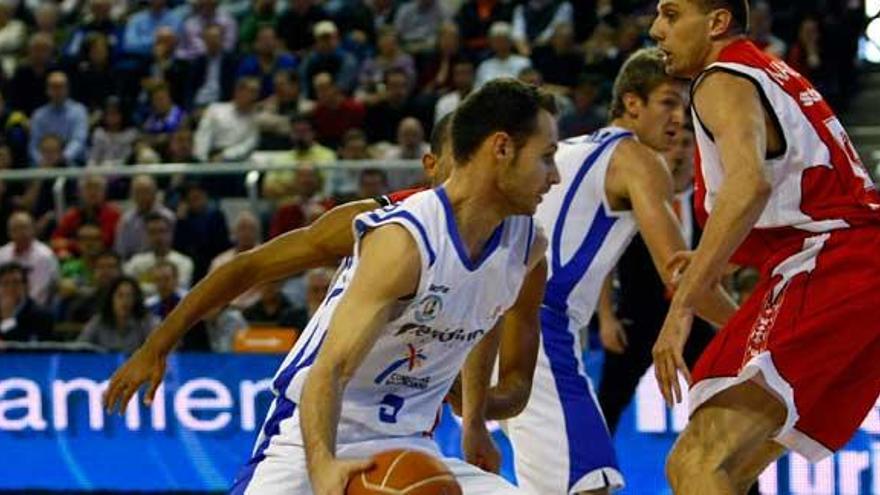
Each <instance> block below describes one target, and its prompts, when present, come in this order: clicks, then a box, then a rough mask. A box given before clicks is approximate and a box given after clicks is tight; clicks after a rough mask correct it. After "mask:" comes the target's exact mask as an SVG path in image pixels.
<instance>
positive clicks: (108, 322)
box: [77, 277, 159, 353]
mask: <svg viewBox="0 0 880 495" xmlns="http://www.w3.org/2000/svg"><path fill="white" fill-rule="evenodd" d="M158 324H159V320H158V319H157V318H156V317H155V316H153V315H152V314H151V313H149V312H148V311H147V309H146V307H145V306H144V296H143V293H142V292H141V289H140V287H138V284H137V281H136V280H134V279H132V278H129V277H120V278H118V279H116V281H115V282H113V284H112V285H111V286H110V288H109V291H108V293H107V294H106V297H104V299H103V300H102V301H101V306H100V308H99V311H98V314H96V315H95V316H94V317H92V319H91V320H89V322H88V323H86V326H85V327H84V328H83V330H82V333H81V334H80V335H79V337H78V338H77V341H78V342H87V343H89V344H93V345H96V346H98V347H101V348H103V349H104V350H106V351H111V352H124V353H131V352H134V351H136V350H137V348H138V347H140V346H141V344H143V343H144V341H145V340H146V339H147V336H148V335H149V334H150V332H152V331H153V328H155V327H156V326H157V325H158Z"/></svg>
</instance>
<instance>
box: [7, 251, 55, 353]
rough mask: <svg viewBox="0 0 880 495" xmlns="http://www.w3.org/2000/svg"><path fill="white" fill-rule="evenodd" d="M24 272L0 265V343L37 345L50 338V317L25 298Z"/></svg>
mask: <svg viewBox="0 0 880 495" xmlns="http://www.w3.org/2000/svg"><path fill="white" fill-rule="evenodd" d="M29 285H30V284H29V283H28V269H27V268H26V267H25V266H24V265H22V264H20V263H17V262H14V261H11V262H10V261H6V262H0V341H7V342H37V341H47V340H51V338H52V326H53V324H54V320H53V318H52V315H51V314H50V313H49V312H48V311H46V310H44V309H43V308H41V307H40V306H39V305H38V304H37V303H36V302H35V301H34V300H33V299H32V298H31V297H29V296H28V289H29Z"/></svg>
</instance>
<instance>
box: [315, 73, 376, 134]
mask: <svg viewBox="0 0 880 495" xmlns="http://www.w3.org/2000/svg"><path fill="white" fill-rule="evenodd" d="M312 86H314V88H315V95H316V96H317V104H316V105H315V110H314V112H313V113H312V122H314V124H315V133H316V134H317V135H318V141H320V142H321V143H322V144H323V145H324V146H327V147H329V148H336V147H337V146H339V143H340V142H341V141H342V136H343V135H344V134H345V132H346V131H348V130H349V129H354V128H358V127H361V126H362V125H363V123H364V115H366V113H367V110H366V108H365V107H364V104H363V103H361V102H359V101H357V100H355V99H354V98H350V97H347V96H345V94H343V93H342V91H340V90H339V87H338V86H336V83H335V82H333V76H331V75H330V74H329V73H328V72H321V73H320V74H318V75H316V76H315V77H314V79H312Z"/></svg>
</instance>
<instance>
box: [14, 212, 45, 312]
mask: <svg viewBox="0 0 880 495" xmlns="http://www.w3.org/2000/svg"><path fill="white" fill-rule="evenodd" d="M6 230H7V234H8V236H9V242H8V243H7V244H6V245H4V246H2V247H0V263H10V262H15V263H18V264H20V265H21V266H23V267H25V269H26V270H27V272H28V277H27V278H28V284H27V290H28V294H29V295H30V298H31V299H33V300H34V302H36V303H37V304H38V305H40V306H43V307H49V305H50V304H51V303H52V299H53V297H54V295H55V290H56V288H57V285H58V279H59V266H58V259H57V258H56V257H55V253H53V252H52V249H51V248H50V247H49V246H47V245H46V244H44V243H42V242H41V241H39V240H38V239H37V238H36V231H35V229H34V219H33V218H32V217H31V216H30V214H28V213H25V212H21V211H19V212H16V213H13V214H12V215H11V216H10V217H9V221H8V222H7V227H6Z"/></svg>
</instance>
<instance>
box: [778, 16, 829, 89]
mask: <svg viewBox="0 0 880 495" xmlns="http://www.w3.org/2000/svg"><path fill="white" fill-rule="evenodd" d="M821 41H822V27H821V25H820V24H819V20H818V19H816V18H815V17H805V18H804V19H803V20H802V21H801V23H800V26H799V27H798V36H797V39H796V40H795V42H794V43H792V45H791V49H790V50H789V51H788V55H787V56H786V58H785V61H786V62H788V65H790V66H791V67H792V68H793V69H794V70H796V71H798V72H800V73H801V74H803V75H804V77H806V78H808V79H810V80H815V81H816V85H817V87H818V88H819V90H820V91H821V90H822V89H823V88H822V83H823V82H824V81H823V80H822V76H823V75H824V74H822V70H823V68H824V67H823V65H824V61H823V57H822V46H821Z"/></svg>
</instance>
